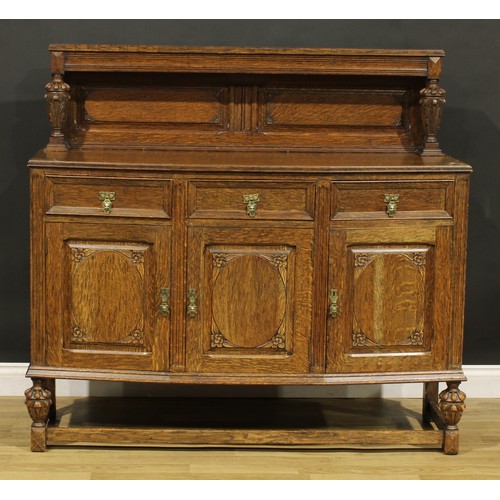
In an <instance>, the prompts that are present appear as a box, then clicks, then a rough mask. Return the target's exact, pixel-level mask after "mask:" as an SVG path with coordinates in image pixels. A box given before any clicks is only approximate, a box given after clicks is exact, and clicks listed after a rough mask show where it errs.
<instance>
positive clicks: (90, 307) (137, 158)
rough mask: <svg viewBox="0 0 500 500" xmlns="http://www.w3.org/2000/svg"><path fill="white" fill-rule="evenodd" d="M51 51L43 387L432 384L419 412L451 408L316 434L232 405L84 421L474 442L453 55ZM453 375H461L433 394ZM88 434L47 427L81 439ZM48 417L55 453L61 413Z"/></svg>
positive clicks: (34, 239)
mask: <svg viewBox="0 0 500 500" xmlns="http://www.w3.org/2000/svg"><path fill="white" fill-rule="evenodd" d="M50 51H51V73H52V77H51V79H50V82H49V84H48V85H47V87H46V91H47V95H46V100H47V102H48V112H49V121H50V125H51V136H50V138H49V144H48V146H47V148H45V149H44V150H42V151H40V152H38V153H37V154H36V155H35V156H34V157H33V158H32V159H31V160H30V161H29V164H28V165H29V167H30V169H31V174H30V175H31V200H32V201H31V264H30V266H31V275H32V277H31V301H32V303H31V315H32V328H31V346H32V358H31V362H32V364H31V366H30V368H29V370H28V376H31V377H33V378H34V379H35V380H38V381H41V382H40V384H42V385H43V384H44V385H43V387H45V388H46V389H48V390H49V391H52V390H53V389H54V384H55V379H58V378H62V379H83V380H108V381H120V382H155V383H165V384H167V383H168V384H199V385H202V384H222V385H244V384H261V385H280V384H283V385H290V384H298V385H324V386H327V385H337V384H382V383H400V382H419V383H424V384H425V387H426V389H425V392H424V395H423V420H424V424H425V425H424V427H429V426H437V427H440V426H441V427H442V429H441V430H436V429H434V430H431V431H428V430H427V429H426V430H425V433H424V431H423V430H422V431H416V433H413V434H411V435H410V434H407V433H406V432H399V433H398V432H396V433H393V434H391V432H389V430H385V429H384V430H380V429H379V430H374V431H370V432H369V433H368V434H366V433H365V435H364V437H360V436H361V434H359V433H358V432H357V431H355V430H347V429H343V430H342V431H338V430H335V429H334V430H330V431H328V432H327V433H326V434H325V435H323V436H322V435H321V434H320V433H319V432H317V431H316V430H314V431H313V432H312V433H311V435H310V436H309V437H308V436H307V432H306V431H305V430H304V429H295V431H294V430H290V429H287V428H282V429H275V430H273V431H272V432H270V433H269V432H267V433H266V432H264V433H263V434H262V433H258V432H257V433H254V432H253V431H252V432H250V433H247V434H245V433H244V432H243V433H242V432H240V431H234V430H231V426H230V425H225V426H221V427H220V429H219V430H221V432H219V430H217V431H216V432H212V431H211V430H207V429H201V434H199V435H198V437H197V436H196V433H195V432H194V431H189V432H188V431H186V432H184V431H183V432H181V433H176V432H175V431H172V430H164V429H163V430H158V431H152V432H149V431H144V430H137V432H136V430H134V428H129V427H127V426H126V425H124V424H125V420H126V415H125V412H124V414H123V415H122V417H123V422H122V424H123V425H124V426H123V427H120V426H119V425H116V426H111V427H112V428H111V427H110V428H109V429H106V428H104V427H101V428H99V426H98V425H95V426H91V427H89V428H88V429H87V430H81V433H80V434H79V436H80V438H83V437H84V438H85V439H88V440H90V441H92V440H94V441H98V440H99V441H100V440H103V439H104V440H108V441H109V442H112V441H115V442H116V443H117V444H118V443H121V444H123V443H136V442H137V441H144V440H151V441H154V442H158V443H163V442H164V441H169V440H173V441H175V442H176V443H178V444H179V443H181V444H189V442H191V444H193V443H194V444H198V445H200V444H203V443H204V442H211V443H212V444H218V445H221V444H224V443H226V444H227V443H233V444H237V445H238V446H244V445H246V444H248V443H249V441H253V442H254V444H257V445H263V446H270V445H273V446H274V445H276V446H281V445H286V444H290V443H292V444H293V443H302V444H308V443H309V441H308V439H310V437H311V436H312V437H313V438H314V440H315V441H316V443H320V444H328V442H335V443H337V444H338V443H341V444H343V445H347V444H348V442H349V441H352V442H354V443H358V444H359V443H360V441H361V440H362V439H365V438H366V439H370V440H371V441H372V442H373V443H379V442H380V443H381V442H382V441H384V442H389V443H393V444H395V443H403V442H407V443H413V442H415V443H416V442H417V441H418V442H420V443H421V444H422V443H424V442H428V444H429V443H431V442H432V443H433V444H434V445H436V444H438V441H440V440H441V441H442V440H443V438H444V441H443V442H444V451H445V453H455V452H456V451H458V435H459V431H458V427H457V425H456V424H457V423H458V421H456V422H455V421H454V415H453V412H454V410H457V409H459V410H460V415H461V413H462V411H463V408H464V406H463V405H462V403H463V401H462V399H463V398H464V397H465V396H463V398H462V396H461V394H462V393H460V392H459V391H458V390H457V387H458V382H460V381H463V380H465V377H464V374H463V371H462V368H461V357H462V349H463V313H464V287H465V259H466V233H467V221H466V219H467V200H468V182H469V174H470V172H471V167H470V166H469V165H467V164H465V163H463V162H461V161H458V160H455V159H454V158H451V157H449V156H446V155H445V154H443V153H442V152H441V150H440V147H439V142H438V138H437V132H438V129H439V125H440V120H441V115H442V112H443V106H444V96H445V92H444V90H443V89H442V88H441V86H440V82H439V80H440V78H441V71H442V57H443V55H444V53H443V52H442V51H434V50H420V51H419V50H411V51H405V50H400V51H397V50H373V49H368V50H359V49H345V50H337V49H312V48H311V49H277V48H236V47H235V48H227V47H161V46H108V45H53V46H51V47H50ZM68 148H69V149H68ZM391 197H392V198H393V199H392V200H391ZM396 197H397V199H396ZM450 276H451V278H450ZM329 301H330V302H329ZM438 382H446V383H447V384H448V387H449V390H448V391H447V392H446V391H445V392H443V393H441V395H440V402H439V406H438V403H437V399H438V395H437V383H438ZM40 384H39V385H40ZM37 387H38V386H37ZM37 391H38V389H37ZM35 392H36V391H35ZM457 397H458V398H459V399H460V398H462V399H460V401H459V402H458V403H457V401H455V400H454V399H453V398H457ZM31 399H33V398H31ZM50 411H51V412H52V414H53V412H54V410H53V409H51V410H50ZM153 411H154V409H152V408H149V409H147V410H145V416H147V415H148V412H149V413H151V412H153ZM221 418H222V417H221ZM443 429H445V432H444V434H443ZM343 431H345V432H343ZM78 432H80V431H78ZM78 432H76V434H75V431H74V430H73V429H68V428H61V429H59V428H57V427H51V430H50V433H52V434H51V435H52V436H53V437H54V439H55V440H57V439H60V440H64V441H65V442H70V441H71V442H73V441H74V440H75V439H77V438H78ZM224 432H226V435H225V436H224ZM420 432H421V433H422V434H420ZM433 433H434V434H433ZM35 434H36V436H35V437H34V438H33V439H34V443H35V447H36V448H38V449H44V447H45V444H44V443H45V438H46V433H45V432H43V433H42V432H38V431H36V432H35ZM200 440H201V441H200ZM412 440H414V441H412ZM426 440H427V441H426Z"/></svg>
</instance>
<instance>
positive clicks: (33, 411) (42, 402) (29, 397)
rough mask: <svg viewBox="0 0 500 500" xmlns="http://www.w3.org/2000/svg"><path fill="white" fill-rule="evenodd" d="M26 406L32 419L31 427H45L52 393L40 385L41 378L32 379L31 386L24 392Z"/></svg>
mask: <svg viewBox="0 0 500 500" xmlns="http://www.w3.org/2000/svg"><path fill="white" fill-rule="evenodd" d="M24 395H25V396H26V401H25V404H26V407H27V408H28V413H29V414H30V417H31V419H32V420H33V427H45V424H46V422H47V420H48V418H49V412H50V407H51V405H52V393H51V392H50V391H49V390H48V389H45V388H44V387H43V386H42V381H41V380H34V381H33V387H30V388H29V389H27V390H26V391H25V392H24Z"/></svg>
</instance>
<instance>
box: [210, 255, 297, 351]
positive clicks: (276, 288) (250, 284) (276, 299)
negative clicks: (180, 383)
mask: <svg viewBox="0 0 500 500" xmlns="http://www.w3.org/2000/svg"><path fill="white" fill-rule="evenodd" d="M252 250H253V251H252ZM209 252H210V255H211V258H212V278H213V281H212V283H213V288H212V318H211V323H212V326H211V338H210V343H211V347H212V348H213V349H217V348H221V347H226V348H227V347H228V348H240V349H241V348H243V349H262V348H270V349H277V350H284V349H285V347H286V332H285V314H286V298H287V297H286V291H287V290H286V282H287V265H288V253H289V250H288V249H287V248H284V249H281V250H278V251H276V250H273V251H272V252H269V253H267V252H266V251H265V250H263V249H262V248H255V249H252V248H251V247H250V248H248V249H247V248H246V249H245V250H244V251H242V250H241V249H240V250H239V251H234V250H230V249H227V248H226V249H224V250H222V249H215V248H209Z"/></svg>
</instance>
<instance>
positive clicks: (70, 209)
mask: <svg viewBox="0 0 500 500" xmlns="http://www.w3.org/2000/svg"><path fill="white" fill-rule="evenodd" d="M46 181H47V201H48V207H47V214H64V215H97V216H103V217H113V216H115V217H161V218H168V217H170V206H171V182H170V181H169V180H149V179H124V178H114V177H77V176H60V175H48V176H46Z"/></svg>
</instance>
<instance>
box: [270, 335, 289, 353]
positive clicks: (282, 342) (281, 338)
mask: <svg viewBox="0 0 500 500" xmlns="http://www.w3.org/2000/svg"><path fill="white" fill-rule="evenodd" d="M271 342H272V344H271V346H272V347H273V348H274V349H285V347H286V338H285V332H278V333H276V334H275V335H274V337H273V338H272V339H271Z"/></svg>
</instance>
